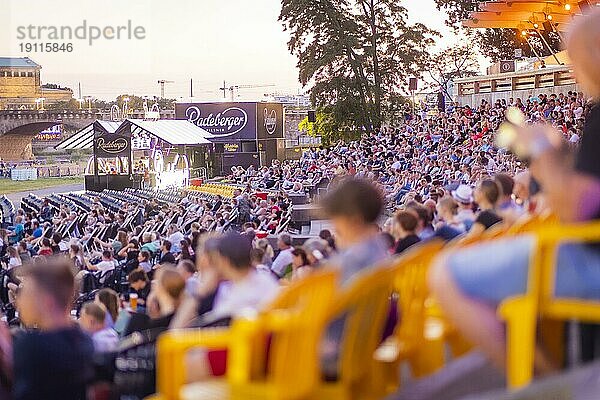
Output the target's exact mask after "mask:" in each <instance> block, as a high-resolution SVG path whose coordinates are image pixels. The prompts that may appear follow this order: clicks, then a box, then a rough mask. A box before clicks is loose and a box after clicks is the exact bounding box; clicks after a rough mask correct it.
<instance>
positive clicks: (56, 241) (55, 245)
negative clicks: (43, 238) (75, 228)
mask: <svg viewBox="0 0 600 400" xmlns="http://www.w3.org/2000/svg"><path fill="white" fill-rule="evenodd" d="M62 239H63V238H62V235H61V234H60V233H58V232H56V233H54V234H53V235H52V245H51V247H52V253H53V254H60V253H61V252H62V250H61V248H60V242H62Z"/></svg>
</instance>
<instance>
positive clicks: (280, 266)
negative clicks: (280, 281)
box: [271, 247, 294, 277]
mask: <svg viewBox="0 0 600 400" xmlns="http://www.w3.org/2000/svg"><path fill="white" fill-rule="evenodd" d="M292 250H293V249H292V248H291V247H290V248H289V249H286V250H281V251H280V252H279V254H278V255H277V257H276V258H275V260H273V265H271V270H272V271H273V272H275V273H276V274H277V276H280V277H281V276H283V274H284V273H285V270H286V268H287V267H288V265H290V264H291V263H292V261H294V256H293V255H292Z"/></svg>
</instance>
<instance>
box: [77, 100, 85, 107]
mask: <svg viewBox="0 0 600 400" xmlns="http://www.w3.org/2000/svg"><path fill="white" fill-rule="evenodd" d="M77 101H78V102H79V109H80V110H81V109H82V108H83V102H84V101H85V100H84V99H77Z"/></svg>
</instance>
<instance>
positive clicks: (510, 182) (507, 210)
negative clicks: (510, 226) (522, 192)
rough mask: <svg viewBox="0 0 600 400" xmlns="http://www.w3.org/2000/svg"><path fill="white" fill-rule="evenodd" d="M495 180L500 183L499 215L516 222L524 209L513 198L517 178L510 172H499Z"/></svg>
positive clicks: (497, 183) (510, 221)
mask: <svg viewBox="0 0 600 400" xmlns="http://www.w3.org/2000/svg"><path fill="white" fill-rule="evenodd" d="M494 182H496V185H498V189H499V191H500V194H499V196H498V201H497V202H496V210H497V212H498V215H499V216H500V217H501V218H502V219H503V220H506V221H508V222H509V223H513V222H515V221H516V220H517V219H518V218H519V217H520V216H521V215H522V214H523V209H522V207H520V206H519V205H517V203H515V201H514V200H513V197H512V195H513V190H514V187H515V180H514V179H513V178H512V177H511V176H510V175H508V174H505V173H499V174H496V175H494Z"/></svg>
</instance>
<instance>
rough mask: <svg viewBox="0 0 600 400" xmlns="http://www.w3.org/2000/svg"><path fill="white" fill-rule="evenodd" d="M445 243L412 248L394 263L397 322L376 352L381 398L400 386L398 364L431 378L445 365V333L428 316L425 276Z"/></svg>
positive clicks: (442, 325)
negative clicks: (407, 366)
mask: <svg viewBox="0 0 600 400" xmlns="http://www.w3.org/2000/svg"><path fill="white" fill-rule="evenodd" d="M443 245H444V243H443V242H442V241H438V240H434V241H430V242H427V243H424V244H420V245H417V246H414V247H413V248H412V249H411V250H409V251H407V252H406V253H405V254H404V255H403V256H401V257H399V258H398V259H397V260H396V263H395V266H394V267H393V269H394V274H395V276H394V281H393V282H394V292H396V293H397V296H398V311H399V319H400V322H399V324H398V325H397V326H396V329H395V330H394V334H393V336H391V337H389V338H388V339H387V340H386V341H385V342H384V343H383V344H382V345H381V346H380V347H379V348H378V350H377V353H376V360H377V363H378V365H377V369H378V373H377V374H376V375H377V376H378V377H382V380H383V381H384V382H377V384H378V385H379V386H380V390H381V391H382V394H389V393H392V392H394V391H396V390H397V389H398V387H399V385H400V364H401V363H402V362H403V361H408V363H409V364H410V366H411V372H412V374H413V376H414V377H422V376H425V375H428V374H431V373H433V372H435V371H436V370H438V369H439V368H441V367H442V366H443V365H444V346H443V345H444V343H443V340H444V329H445V325H444V323H443V321H442V319H441V318H436V317H433V316H432V315H430V314H429V312H430V309H429V307H431V303H430V292H429V288H428V286H427V274H428V271H429V267H430V264H431V261H432V259H433V258H434V257H435V256H436V255H437V254H438V253H439V251H440V250H441V249H442V247H443Z"/></svg>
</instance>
